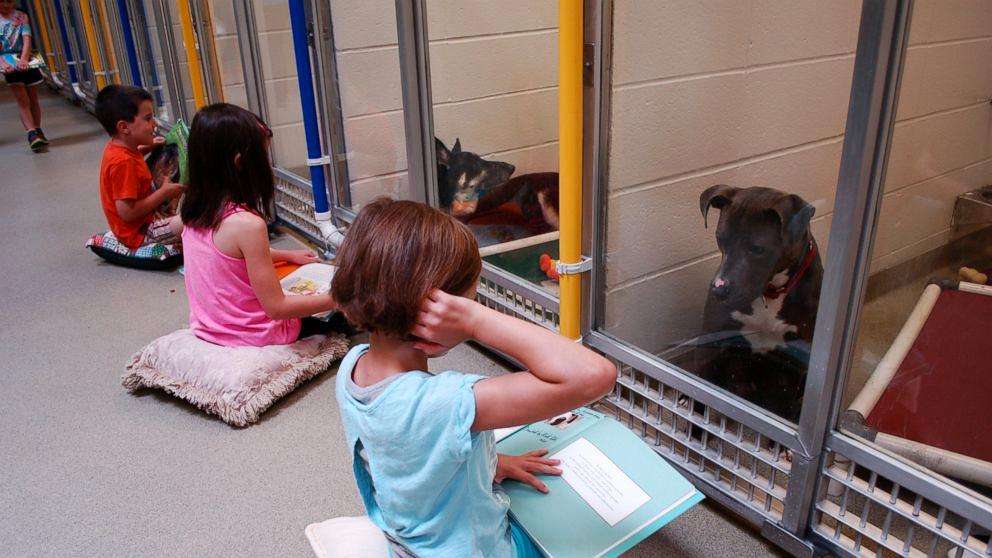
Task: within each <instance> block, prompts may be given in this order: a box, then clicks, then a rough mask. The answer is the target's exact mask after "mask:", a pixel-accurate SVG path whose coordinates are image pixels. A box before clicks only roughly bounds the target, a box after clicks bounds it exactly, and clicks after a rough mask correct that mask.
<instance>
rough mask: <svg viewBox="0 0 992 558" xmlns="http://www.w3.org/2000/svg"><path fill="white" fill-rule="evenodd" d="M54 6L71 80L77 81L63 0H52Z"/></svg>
mask: <svg viewBox="0 0 992 558" xmlns="http://www.w3.org/2000/svg"><path fill="white" fill-rule="evenodd" d="M52 7H53V8H55V20H56V21H57V22H58V24H59V35H60V36H61V37H62V49H63V50H64V51H65V52H64V54H65V63H66V66H68V68H69V81H71V82H72V83H76V82H77V81H79V80H78V79H77V78H76V58H75V57H74V56H73V55H72V44H71V43H69V32H68V31H66V28H65V14H63V13H62V2H61V1H60V0H52Z"/></svg>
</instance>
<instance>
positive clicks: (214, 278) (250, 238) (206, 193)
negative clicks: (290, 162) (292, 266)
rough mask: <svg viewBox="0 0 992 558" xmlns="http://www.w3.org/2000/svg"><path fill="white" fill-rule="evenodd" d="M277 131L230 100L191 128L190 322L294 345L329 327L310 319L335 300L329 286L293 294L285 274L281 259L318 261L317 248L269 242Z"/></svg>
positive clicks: (203, 330) (210, 334) (187, 203)
mask: <svg viewBox="0 0 992 558" xmlns="http://www.w3.org/2000/svg"><path fill="white" fill-rule="evenodd" d="M271 135H272V132H271V131H270V130H269V128H268V127H267V126H266V125H265V124H264V123H262V121H261V120H259V118H258V117H257V116H255V115H254V114H252V113H250V112H248V111H246V110H244V109H242V108H239V107H236V106H234V105H229V104H227V103H217V104H214V105H210V106H207V107H204V108H203V109H201V110H200V111H199V112H198V113H196V116H195V117H194V118H193V126H192V127H191V129H190V135H189V149H188V165H189V187H188V189H187V190H186V197H185V198H184V199H183V204H182V207H181V208H180V210H179V211H180V217H182V222H181V223H180V230H181V234H182V241H183V257H184V262H185V266H186V272H185V275H186V294H187V296H188V297H189V325H190V328H192V330H193V332H194V333H195V334H196V336H197V337H199V338H200V339H203V340H205V341H209V342H211V343H215V344H217V345H224V346H228V347H237V346H256V347H260V346H265V345H286V344H289V343H292V342H294V341H296V340H297V339H298V338H300V337H306V336H307V335H310V334H311V333H322V332H324V331H326V330H327V329H328V326H327V325H326V324H325V323H324V322H319V321H316V320H305V321H304V322H303V323H301V320H300V318H303V317H306V316H312V315H314V314H319V313H321V312H325V311H327V310H331V309H333V307H334V304H333V303H332V302H331V297H330V296H329V295H328V294H326V293H325V294H323V295H310V296H287V295H285V294H283V292H282V287H281V286H280V285H279V279H278V278H277V277H276V271H275V266H274V265H273V263H272V261H273V260H274V259H277V260H285V261H289V262H292V263H297V264H301V265H302V264H306V263H313V262H317V261H318V259H317V257H316V256H315V255H314V254H313V253H312V252H310V251H308V250H274V249H272V248H271V247H270V246H269V235H268V229H267V227H266V218H267V217H268V213H269V208H270V207H271V204H272V198H273V196H274V195H275V179H274V177H273V175H272V167H271V166H270V165H269V156H268V139H269V137H271ZM311 322H312V323H311ZM304 323H305V324H306V325H307V327H303V326H304Z"/></svg>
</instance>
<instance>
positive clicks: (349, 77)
mask: <svg viewBox="0 0 992 558" xmlns="http://www.w3.org/2000/svg"><path fill="white" fill-rule="evenodd" d="M337 64H338V87H339V88H340V91H341V111H342V112H343V113H344V115H345V116H346V117H349V116H358V115H363V114H374V113H377V112H383V111H390V110H402V108H403V90H402V88H401V86H400V61H399V50H398V49H397V48H396V47H391V48H388V49H383V50H372V51H351V52H342V53H340V54H338V59H337Z"/></svg>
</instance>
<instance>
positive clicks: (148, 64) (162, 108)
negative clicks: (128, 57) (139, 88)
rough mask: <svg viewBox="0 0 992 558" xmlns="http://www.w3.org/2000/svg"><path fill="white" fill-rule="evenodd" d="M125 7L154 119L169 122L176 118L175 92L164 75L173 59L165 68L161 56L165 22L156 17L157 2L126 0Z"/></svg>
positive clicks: (162, 18)
mask: <svg viewBox="0 0 992 558" xmlns="http://www.w3.org/2000/svg"><path fill="white" fill-rule="evenodd" d="M128 4H129V13H130V15H131V21H132V22H133V24H134V42H135V48H136V50H137V51H138V67H139V68H140V69H141V78H142V81H143V85H144V87H145V89H147V90H148V91H150V92H151V94H152V97H153V98H154V102H155V116H156V117H157V118H158V119H159V120H160V121H163V122H172V121H174V120H176V119H177V118H179V115H178V114H176V111H175V110H174V108H173V105H172V98H173V95H174V93H173V92H172V88H170V86H169V83H170V77H169V75H168V74H167V72H168V68H169V67H171V64H172V63H173V62H172V60H173V59H172V58H170V59H169V61H168V63H169V65H168V66H167V63H166V59H165V58H164V57H163V56H162V52H163V47H162V44H163V39H164V38H165V35H164V34H163V33H161V32H160V29H162V28H163V26H165V28H167V27H168V26H169V25H168V23H167V21H165V20H164V13H163V17H159V14H160V12H159V11H157V10H159V7H158V6H157V4H159V2H158V1H157V0H128ZM163 12H164V11H163ZM165 52H171V47H170V46H167V47H166V49H165ZM170 56H171V55H170Z"/></svg>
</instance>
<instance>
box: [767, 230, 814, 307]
mask: <svg viewBox="0 0 992 558" xmlns="http://www.w3.org/2000/svg"><path fill="white" fill-rule="evenodd" d="M815 258H816V244H814V243H813V241H812V240H810V241H809V248H808V249H807V250H806V257H805V258H803V263H802V265H800V266H799V269H797V270H796V272H795V273H794V274H793V275H792V277H790V278H789V281H788V282H787V283H786V284H784V285H782V286H781V287H775V286H773V285H772V284H771V283H769V284H768V285H766V286H765V292H764V293H762V296H764V297H765V298H766V299H768V300H775V299H776V298H778V297H780V296H783V295H787V294H789V291H791V290H792V289H793V288H794V287H795V286H796V284H797V283H799V281H800V280H801V279H802V278H803V275H806V270H808V269H809V266H810V265H812V264H813V260H814V259H815Z"/></svg>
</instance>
